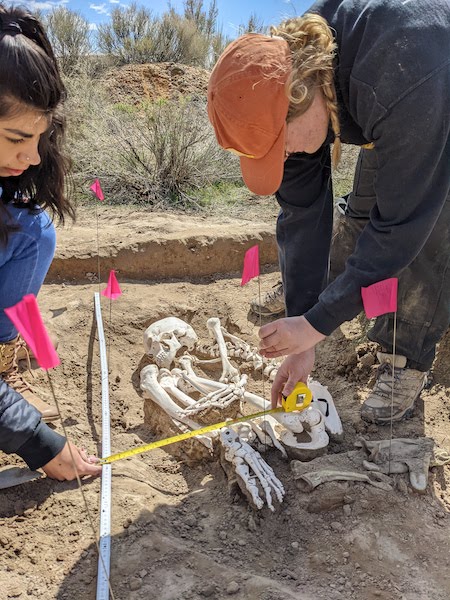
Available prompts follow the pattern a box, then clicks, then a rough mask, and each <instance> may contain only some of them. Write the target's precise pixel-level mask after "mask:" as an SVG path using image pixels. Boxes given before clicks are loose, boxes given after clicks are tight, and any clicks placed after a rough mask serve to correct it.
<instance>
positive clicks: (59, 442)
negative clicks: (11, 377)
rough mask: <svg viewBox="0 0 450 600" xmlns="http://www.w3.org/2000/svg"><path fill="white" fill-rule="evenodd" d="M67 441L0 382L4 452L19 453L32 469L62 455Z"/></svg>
mask: <svg viewBox="0 0 450 600" xmlns="http://www.w3.org/2000/svg"><path fill="white" fill-rule="evenodd" d="M65 443H66V438H64V437H63V436H62V435H60V434H59V433H56V431H53V430H52V429H50V427H48V425H46V424H45V423H44V422H43V421H41V415H40V413H39V411H37V410H36V409H35V408H34V406H31V405H30V404H29V403H28V402H27V401H26V400H25V399H24V398H23V397H22V396H21V395H20V394H18V393H17V392H16V391H14V390H13V389H12V388H10V387H9V386H8V385H7V384H6V383H5V382H4V381H3V380H2V379H0V450H3V452H6V453H7V454H18V455H19V456H20V457H21V458H23V459H24V461H25V462H26V463H27V465H28V466H29V467H30V469H32V470H35V469H38V468H39V467H42V466H44V465H46V464H47V463H48V462H49V461H50V460H51V459H52V458H54V457H55V456H56V455H57V454H59V453H60V452H61V450H62V449H63V447H64V445H65Z"/></svg>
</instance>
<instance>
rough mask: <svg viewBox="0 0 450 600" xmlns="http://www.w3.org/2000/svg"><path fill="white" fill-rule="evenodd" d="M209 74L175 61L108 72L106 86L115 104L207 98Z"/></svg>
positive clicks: (124, 67)
mask: <svg viewBox="0 0 450 600" xmlns="http://www.w3.org/2000/svg"><path fill="white" fill-rule="evenodd" d="M208 79H209V71H207V70H206V69H201V68H199V67H191V66H189V65H183V64H178V63H173V62H167V63H151V64H145V65H124V66H123V67H120V68H114V69H109V70H108V71H107V72H106V74H105V84H106V87H107V89H108V91H109V92H110V94H111V99H112V100H113V102H128V103H130V104H139V103H140V102H142V101H143V100H157V99H159V98H165V99H167V100H169V99H171V100H173V99H178V98H180V97H184V98H186V97H190V98H193V97H194V98H196V97H201V98H204V97H206V90H207V87H208Z"/></svg>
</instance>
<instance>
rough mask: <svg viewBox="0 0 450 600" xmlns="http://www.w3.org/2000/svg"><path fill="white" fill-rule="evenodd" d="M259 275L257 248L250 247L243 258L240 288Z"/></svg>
mask: <svg viewBox="0 0 450 600" xmlns="http://www.w3.org/2000/svg"><path fill="white" fill-rule="evenodd" d="M258 275H259V248H258V246H252V247H251V248H249V249H248V250H247V252H246V253H245V256H244V269H243V270H242V280H241V286H243V285H245V284H246V283H248V282H249V281H250V279H253V277H258Z"/></svg>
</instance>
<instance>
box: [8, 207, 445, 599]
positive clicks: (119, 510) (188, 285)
mask: <svg viewBox="0 0 450 600" xmlns="http://www.w3.org/2000/svg"><path fill="white" fill-rule="evenodd" d="M98 222H99V226H98V227H97V225H96V217H95V214H94V212H93V209H92V208H91V210H90V212H88V211H86V210H85V211H83V212H82V214H81V217H80V221H79V223H78V225H77V226H75V227H72V228H69V229H67V230H63V231H60V232H59V246H58V253H57V257H56V259H55V262H54V264H53V267H52V271H51V273H50V275H49V279H48V282H47V283H46V284H45V285H44V287H43V289H42V291H41V294H40V296H39V304H40V307H41V311H42V313H43V315H44V318H45V320H46V321H47V322H48V324H49V327H50V328H51V329H52V330H53V331H54V332H55V333H56V334H57V336H58V337H59V339H60V346H59V354H60V357H61V359H62V365H61V366H60V367H58V368H57V369H55V370H53V371H52V373H51V378H52V381H53V384H54V387H55V392H56V395H57V397H58V399H59V402H60V404H61V410H62V414H63V419H64V422H65V425H66V427H67V430H68V432H69V435H70V437H71V438H72V440H75V441H76V442H77V443H78V444H80V445H84V446H86V447H87V448H88V450H89V451H91V452H95V453H97V454H98V453H100V452H101V448H100V440H101V386H100V374H99V372H100V362H99V347H98V341H97V334H96V323H95V317H94V302H93V298H94V293H95V292H97V291H98V290H99V287H100V288H101V289H103V288H104V287H105V283H104V282H105V281H106V279H107V275H108V272H109V269H110V268H116V269H117V275H118V278H119V281H120V283H121V286H122V291H123V295H122V296H121V297H120V298H119V299H118V300H116V301H115V302H114V303H113V304H112V306H111V311H110V305H109V301H108V300H106V299H104V298H103V297H102V298H103V299H102V310H103V321H104V327H105V333H106V337H107V340H108V348H109V350H108V353H109V371H110V373H109V382H110V402H111V421H112V423H111V429H112V431H111V443H112V450H113V451H120V450H124V449H127V448H131V447H133V446H137V445H141V444H144V443H148V442H150V441H153V440H155V439H157V438H156V435H155V433H154V432H153V431H151V430H150V429H149V427H148V426H147V425H146V424H145V423H144V410H143V398H142V396H141V393H140V391H139V370H140V368H141V366H142V364H144V362H145V358H144V352H143V344H142V334H143V331H144V330H145V328H146V327H147V326H148V325H149V324H150V323H152V322H153V321H155V320H157V319H160V318H162V317H166V316H168V315H176V316H179V317H181V318H182V319H184V320H187V321H188V322H190V323H191V324H192V325H193V327H194V329H195V330H196V331H197V333H198V335H199V336H200V338H201V339H204V340H205V341H207V339H208V335H207V329H206V320H207V319H208V318H209V317H211V316H219V317H220V318H221V320H222V324H223V325H225V326H226V327H227V329H228V330H230V331H232V332H234V333H236V334H237V335H239V336H241V337H242V338H244V339H246V340H248V341H251V342H255V341H256V339H257V328H258V325H259V324H258V323H257V322H255V320H254V319H253V318H252V316H251V315H250V314H249V312H248V306H249V300H250V299H251V298H252V297H253V296H254V295H255V294H256V293H257V289H258V288H257V283H256V281H252V282H250V283H249V284H248V285H247V286H246V287H244V288H241V287H240V285H239V284H240V269H241V266H242V257H243V254H244V251H245V249H246V248H248V247H249V246H251V245H253V244H254V243H259V244H260V246H261V249H262V251H261V254H262V263H264V267H263V275H262V276H261V287H262V289H263V290H265V289H267V288H269V287H270V286H271V285H272V284H274V283H275V282H276V281H277V272H276V251H275V243H274V236H273V231H274V220H273V219H272V218H270V219H266V220H261V221H260V222H257V221H256V220H255V219H254V218H253V217H252V218H251V219H250V218H249V217H247V220H245V219H244V218H241V219H239V220H233V219H231V218H225V217H224V218H223V219H216V220H214V219H201V218H191V217H187V216H180V215H170V214H152V213H149V212H144V211H137V210H125V209H115V210H113V209H112V208H109V207H107V206H105V207H103V206H102V207H101V209H99V214H98ZM97 240H98V242H97ZM97 243H98V245H97ZM98 255H99V257H100V258H99V260H97V256H98ZM99 264H100V271H101V281H102V283H101V285H100V286H99V285H98V282H96V281H95V278H96V275H95V273H97V268H98V265H99ZM364 325H365V324H364V322H363V321H362V320H361V319H359V320H358V319H356V320H354V321H353V322H351V323H347V324H345V326H343V327H341V329H340V330H339V331H337V332H335V334H333V335H332V336H331V337H330V338H329V339H327V340H326V341H325V342H324V343H322V344H321V346H320V349H319V351H318V357H317V364H316V368H315V371H314V376H315V378H316V379H318V380H319V381H320V382H321V383H323V384H325V385H327V386H328V387H329V390H330V392H331V393H332V395H333V398H334V400H335V403H336V405H337V407H338V410H339V412H340V416H341V419H342V421H343V425H344V439H343V441H341V442H333V443H332V444H331V445H330V447H329V454H336V453H341V452H344V451H347V450H350V449H352V448H353V443H354V441H355V440H356V439H357V437H358V436H360V435H364V436H365V437H366V438H367V439H383V438H387V437H388V436H389V431H388V429H386V428H381V427H380V428H378V427H375V426H369V427H368V426H366V425H365V424H364V423H362V422H361V420H360V418H359V406H360V404H361V402H362V401H363V399H364V395H365V394H366V393H367V390H368V382H369V379H370V377H371V374H372V373H371V371H372V369H371V368H370V366H364V365H368V364H369V363H370V362H371V361H370V360H367V358H366V359H365V360H364V361H361V360H359V359H360V358H361V357H363V356H366V357H367V355H368V354H373V352H374V348H373V347H372V346H371V345H370V344H367V343H366V342H365V341H364V336H363V333H362V328H363V327H364ZM358 357H359V358H358ZM449 357H450V337H449V336H448V335H447V337H446V338H445V339H444V341H443V342H442V343H441V348H440V352H439V355H438V358H437V360H436V363H435V367H434V372H433V379H432V384H431V386H430V387H429V388H428V389H427V390H425V391H424V392H423V394H422V400H421V401H420V402H419V404H418V406H417V408H416V411H415V414H414V417H413V418H412V419H411V420H409V421H407V422H405V423H401V424H398V425H395V426H394V431H393V434H394V436H395V437H402V436H410V437H415V436H421V435H430V436H433V437H434V438H435V439H436V441H437V442H439V443H440V444H442V445H443V446H444V447H447V448H450V411H449V407H450V373H449ZM26 376H27V377H29V375H28V374H27V375H26ZM34 376H35V379H34V381H35V385H36V386H37V388H38V389H39V390H41V392H42V393H47V394H48V383H47V379H46V377H45V375H44V374H42V373H41V372H40V370H38V369H36V370H35V371H34ZM261 388H262V382H261V379H260V378H259V379H258V378H257V377H255V380H254V381H253V382H252V389H253V390H254V391H256V392H257V393H260V394H261V393H262V391H261ZM265 393H266V395H267V394H268V384H267V383H266V386H265ZM56 428H57V429H58V430H60V426H59V425H56ZM265 457H266V460H267V461H268V462H269V464H270V465H271V466H272V467H273V468H274V470H275V472H276V474H277V475H278V477H279V478H280V479H281V481H282V482H283V484H284V486H285V488H286V497H285V500H284V502H283V504H282V505H276V511H275V513H271V512H270V511H269V510H268V509H267V508H264V509H263V510H261V511H259V512H256V511H254V510H253V509H251V508H250V507H249V505H248V503H247V501H246V500H245V499H244V498H243V497H242V496H241V495H240V494H238V493H236V490H235V489H233V491H232V493H230V491H229V488H228V484H227V479H226V477H225V475H224V472H223V470H222V468H221V467H220V465H219V463H218V461H216V460H213V461H209V462H204V463H201V464H195V465H191V464H189V463H188V461H186V460H183V458H180V454H179V453H178V452H176V451H175V448H174V447H171V446H168V447H167V448H166V449H159V450H155V451H153V452H150V453H147V454H143V455H140V456H136V457H133V458H132V459H129V460H126V461H119V462H117V463H115V464H114V466H113V468H112V473H113V475H112V549H111V585H112V589H113V592H114V597H115V598H116V599H120V600H188V599H189V600H201V599H203V598H212V599H217V600H221V599H224V598H236V600H238V599H239V600H244V599H245V600H287V599H298V600H315V599H319V598H323V599H326V600H338V599H339V600H340V599H350V598H353V599H358V600H375V599H384V600H400V599H404V600H417V599H423V600H448V598H449V597H450V570H449V567H450V552H449V544H450V518H449V510H450V491H449V483H450V470H449V468H448V467H443V468H435V469H433V470H432V471H431V472H430V477H429V486H428V490H427V493H426V494H424V495H418V494H416V493H413V492H412V490H411V488H410V486H409V485H408V480H407V477H406V476H405V475H397V476H395V477H394V488H393V491H391V492H384V491H381V490H379V489H377V488H375V487H371V486H367V485H366V484H364V483H351V482H350V483H346V484H344V483H339V484H337V483H335V484H325V485H323V486H320V487H319V488H317V489H316V491H315V492H314V493H312V494H307V493H304V492H301V491H300V490H299V489H297V487H296V483H295V481H294V479H293V477H292V473H291V469H290V465H289V462H288V461H284V460H283V459H282V458H281V456H280V455H279V453H277V452H275V451H271V450H270V451H268V452H267V453H266V455H265ZM0 459H1V464H2V465H7V464H17V465H19V464H21V463H20V460H19V459H15V458H14V457H8V456H5V455H2V456H1V457H0ZM83 487H84V490H85V494H86V497H87V501H88V504H89V509H90V512H91V514H92V516H93V519H94V521H95V523H96V524H97V523H98V515H99V498H100V480H99V479H96V480H93V481H85V482H84V485H83ZM0 526H1V529H0V557H1V558H0V560H1V572H0V597H1V598H2V599H3V598H5V599H6V598H8V599H9V598H19V599H20V600H22V599H25V598H39V599H40V600H51V599H58V600H63V599H64V600H66V599H67V600H87V599H89V600H90V599H93V598H95V595H96V574H97V552H96V547H95V544H94V540H93V535H92V531H91V528H90V526H89V522H88V519H87V515H86V511H85V508H84V505H83V502H82V497H81V494H80V491H79V489H78V488H77V485H76V483H67V482H65V483H59V482H56V481H53V480H50V479H46V478H41V479H38V480H35V481H31V482H29V483H27V484H23V485H21V486H18V487H15V488H10V489H6V490H3V491H1V492H0Z"/></svg>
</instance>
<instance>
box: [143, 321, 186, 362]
mask: <svg viewBox="0 0 450 600" xmlns="http://www.w3.org/2000/svg"><path fill="white" fill-rule="evenodd" d="M197 341H198V337H197V334H196V333H195V331H194V330H193V329H192V327H191V326H190V325H189V324H188V323H185V322H184V321H182V320H181V319H179V318H178V317H167V318H165V319H161V320H160V321H156V322H155V323H153V324H152V325H150V327H148V328H147V329H146V330H145V331H144V348H145V353H146V354H148V355H149V356H151V357H152V358H153V359H154V361H155V362H156V364H157V365H158V367H162V368H164V369H170V367H171V365H172V363H173V361H174V359H175V356H176V354H177V352H178V350H179V349H180V348H182V347H183V346H184V347H186V348H187V349H188V350H192V349H193V348H194V346H195V344H196V343H197Z"/></svg>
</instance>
